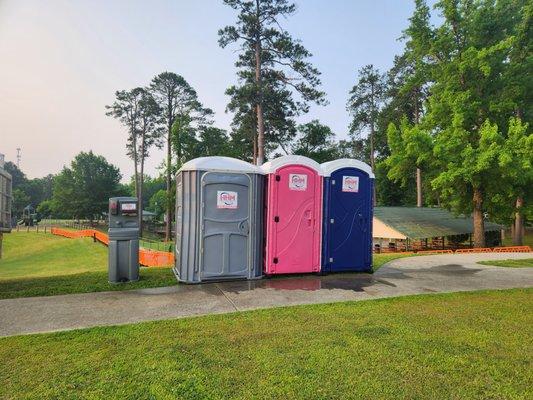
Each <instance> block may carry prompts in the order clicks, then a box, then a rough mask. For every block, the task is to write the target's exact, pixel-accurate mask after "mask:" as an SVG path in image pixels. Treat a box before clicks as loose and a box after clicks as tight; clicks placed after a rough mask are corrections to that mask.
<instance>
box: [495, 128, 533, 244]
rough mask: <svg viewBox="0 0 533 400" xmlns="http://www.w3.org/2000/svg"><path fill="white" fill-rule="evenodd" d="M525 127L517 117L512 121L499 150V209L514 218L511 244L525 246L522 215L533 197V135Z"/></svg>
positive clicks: (530, 206) (529, 206)
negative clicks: (500, 173)
mask: <svg viewBox="0 0 533 400" xmlns="http://www.w3.org/2000/svg"><path fill="white" fill-rule="evenodd" d="M528 128H529V126H528V124H524V123H522V122H521V120H520V118H511V120H510V121H509V129H508V135H507V139H506V140H505V141H503V143H502V146H501V148H500V149H499V152H498V153H499V164H500V167H501V171H502V175H501V178H500V179H499V183H498V186H499V188H500V190H499V191H500V194H499V197H498V198H496V200H500V202H501V203H503V204H501V203H500V204H499V205H500V206H502V205H503V208H504V209H505V211H504V213H505V214H507V215H509V214H512V215H514V218H513V220H512V222H511V224H512V226H513V229H512V233H513V244H515V245H516V246H521V245H523V244H524V237H523V229H524V215H525V214H526V213H527V209H528V208H529V209H531V208H532V205H531V203H530V201H531V199H532V198H533V135H532V134H531V133H530V132H528Z"/></svg>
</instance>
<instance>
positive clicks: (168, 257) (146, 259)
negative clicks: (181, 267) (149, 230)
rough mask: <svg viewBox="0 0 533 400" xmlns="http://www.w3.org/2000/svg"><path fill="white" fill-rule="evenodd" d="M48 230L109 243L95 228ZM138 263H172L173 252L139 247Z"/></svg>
mask: <svg viewBox="0 0 533 400" xmlns="http://www.w3.org/2000/svg"><path fill="white" fill-rule="evenodd" d="M50 232H51V233H52V234H53V235H58V236H63V237H67V238H70V239H78V238H81V237H92V238H95V239H96V240H98V241H99V242H100V243H103V244H105V245H106V246H107V245H109V237H108V236H107V235H106V234H105V233H103V232H100V231H97V230H96V229H84V230H81V231H69V230H66V229H60V228H52V229H51V230H50ZM139 264H141V265H144V266H146V267H167V266H170V265H173V264H174V254H173V253H169V252H166V251H155V250H148V249H139Z"/></svg>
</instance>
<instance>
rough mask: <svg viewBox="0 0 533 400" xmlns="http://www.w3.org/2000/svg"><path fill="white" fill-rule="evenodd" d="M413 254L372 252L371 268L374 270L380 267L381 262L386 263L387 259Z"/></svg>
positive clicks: (411, 255)
mask: <svg viewBox="0 0 533 400" xmlns="http://www.w3.org/2000/svg"><path fill="white" fill-rule="evenodd" d="M413 256H415V254H403V253H385V254H374V255H373V258H372V261H373V262H372V270H373V271H374V272H376V271H377V270H378V269H380V268H381V267H382V266H383V264H385V263H388V262H389V261H392V260H395V259H397V258H405V257H413Z"/></svg>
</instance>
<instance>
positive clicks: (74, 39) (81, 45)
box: [0, 0, 413, 180]
mask: <svg viewBox="0 0 533 400" xmlns="http://www.w3.org/2000/svg"><path fill="white" fill-rule="evenodd" d="M296 3H297V5H298V11H297V13H296V15H294V16H293V17H291V18H290V19H289V20H287V21H285V22H284V23H283V26H284V28H286V29H287V30H288V31H289V32H291V33H292V34H293V36H294V37H295V38H299V39H301V40H302V41H303V44H304V45H305V46H306V47H307V48H308V49H309V50H310V51H311V52H312V53H313V54H314V56H313V58H312V62H313V63H314V65H315V66H316V67H317V68H318V69H319V70H320V71H321V72H322V81H323V90H324V91H325V92H326V93H327V96H328V100H329V102H330V104H329V105H328V106H326V107H313V108H311V111H310V112H309V114H307V115H305V116H303V117H302V118H301V119H300V121H301V122H305V121H308V120H311V119H315V118H318V119H320V120H321V122H323V123H325V124H327V125H329V126H331V128H332V129H333V130H334V132H335V133H336V134H337V135H338V137H340V138H342V137H346V131H347V126H348V122H349V117H348V115H347V113H346V111H345V104H346V99H347V93H348V91H349V89H350V88H351V86H352V85H353V84H354V82H355V77H356V71H357V70H358V69H359V68H361V67H362V66H364V65H366V64H370V63H373V64H374V65H376V66H377V67H379V68H381V69H383V70H385V69H387V68H389V67H390V66H391V64H392V60H393V57H394V55H395V54H398V53H399V52H401V49H402V47H403V45H402V44H401V43H400V42H399V41H398V40H397V39H398V37H399V36H400V35H401V31H402V30H403V29H404V28H405V27H406V25H407V23H408V21H407V19H408V17H409V16H410V14H411V12H412V10H413V4H412V1H410V0H327V1H326V0H299V1H298V0H297V1H296ZM234 20H235V14H234V12H233V10H232V9H230V8H229V7H227V6H224V5H223V4H222V1H221V0H187V1H186V0H155V1H154V0H151V1H148V0H144V1H141V0H70V1H69V0H47V1H43V0H0V153H5V155H6V159H7V160H10V161H15V159H16V148H17V147H20V148H21V149H22V161H21V164H20V166H21V169H22V170H23V171H24V172H25V173H26V174H27V175H28V176H29V177H30V178H34V177H41V176H44V175H46V174H49V173H57V172H58V171H59V170H60V169H61V168H62V166H63V165H65V164H68V163H70V161H71V159H72V158H73V157H74V156H75V155H76V154H77V153H78V152H80V151H81V150H84V151H88V150H93V151H94V152H95V153H97V154H101V155H103V156H105V157H106V158H107V159H108V160H109V161H110V162H112V163H113V164H115V165H117V166H118V167H119V168H120V170H121V172H122V174H123V176H124V179H123V180H129V177H130V175H131V174H132V172H133V167H132V165H131V164H132V162H131V161H130V160H129V159H128V158H127V156H126V155H125V148H124V147H125V140H126V131H125V130H124V128H123V127H122V126H121V125H120V124H119V123H118V122H117V121H115V120H114V119H112V118H110V117H106V115H105V108H104V107H105V105H106V104H110V103H112V102H113V99H114V92H115V91H116V90H118V89H130V88H133V87H135V86H143V85H147V84H148V83H149V81H150V79H151V78H152V77H153V76H154V75H156V74H158V73H159V72H162V71H173V72H176V73H178V74H181V75H183V76H184V77H185V79H187V81H188V82H189V83H190V84H191V85H192V86H193V87H194V88H195V89H196V90H197V92H198V94H199V97H200V99H201V101H202V102H203V103H204V104H205V105H206V106H207V107H210V108H212V109H213V110H214V111H215V113H216V114H215V121H216V125H217V126H219V127H222V128H226V129H227V128H228V127H229V124H230V121H231V115H229V114H226V113H225V107H226V104H227V101H228V99H227V97H226V96H225V95H224V91H225V89H226V88H227V87H228V86H229V85H231V84H232V83H234V82H235V68H234V66H233V63H234V61H235V57H236V54H235V53H234V51H233V50H234V49H228V48H226V49H221V48H219V47H218V44H217V31H218V29H219V28H221V27H223V26H224V25H227V24H231V23H232V22H233V21H234ZM162 158H163V153H162V152H160V151H155V150H154V151H152V152H151V154H150V158H149V160H148V162H147V173H149V174H152V175H153V174H155V173H156V171H157V167H158V166H159V165H160V163H161V161H162Z"/></svg>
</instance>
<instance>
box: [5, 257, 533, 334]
mask: <svg viewBox="0 0 533 400" xmlns="http://www.w3.org/2000/svg"><path fill="white" fill-rule="evenodd" d="M532 257H533V254H532V253H529V254H527V253H526V254H520V253H488V254H453V255H452V254H450V255H448V254H446V255H434V256H421V257H410V258H403V259H397V260H394V261H392V262H390V263H388V264H386V265H385V266H383V267H381V269H380V270H379V271H378V272H376V273H375V274H373V275H371V274H331V275H327V276H316V275H308V276H293V277H277V278H270V279H263V280H258V281H238V282H222V283H211V284H202V285H177V286H172V287H165V288H157V289H140V290H130V291H123V292H100V293H87V294H73V295H64V296H51V297H31V298H21V299H8V300H0V336H10V335H18V334H28V333H38V332H51V331H62V330H69V329H75V328H87V327H92V326H100V325H118V324H127V323H134V322H140V321H151V320H161V319H170V318H179V317H187V316H193V315H204V314H217V313H228V312H233V311H241V310H253V309H258V308H267V307H280V306H290V305H297V304H313V303H328V302H337V301H350V300H368V299H376V298H383V297H393V296H404V295H410V294H422V293H442V292H457V291H469V290H481V289H509V288H523V287H531V286H533V268H501V267H491V266H484V265H479V264H476V262H477V261H480V260H491V259H510V258H515V259H516V258H532Z"/></svg>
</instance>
